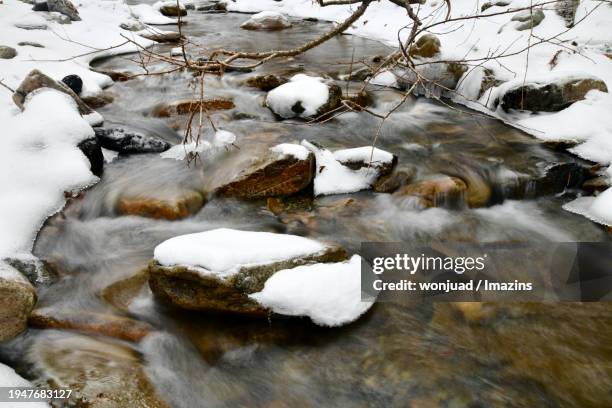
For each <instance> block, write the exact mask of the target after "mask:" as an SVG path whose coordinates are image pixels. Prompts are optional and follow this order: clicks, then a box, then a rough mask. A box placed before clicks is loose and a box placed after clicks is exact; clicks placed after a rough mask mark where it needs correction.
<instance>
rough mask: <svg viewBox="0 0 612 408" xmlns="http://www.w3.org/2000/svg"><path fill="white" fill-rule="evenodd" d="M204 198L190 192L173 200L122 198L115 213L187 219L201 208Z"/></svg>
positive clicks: (200, 194)
mask: <svg viewBox="0 0 612 408" xmlns="http://www.w3.org/2000/svg"><path fill="white" fill-rule="evenodd" d="M203 205H204V196H203V195H202V193H200V192H198V191H190V192H187V193H185V194H183V195H181V196H178V197H175V198H168V199H161V198H147V197H134V198H129V197H128V198H122V199H120V200H119V203H118V204H117V211H118V213H119V214H123V215H138V216H141V217H148V218H154V219H164V220H169V221H174V220H178V219H182V218H186V217H189V216H191V215H193V214H195V213H196V212H198V211H199V210H200V208H202V206H203Z"/></svg>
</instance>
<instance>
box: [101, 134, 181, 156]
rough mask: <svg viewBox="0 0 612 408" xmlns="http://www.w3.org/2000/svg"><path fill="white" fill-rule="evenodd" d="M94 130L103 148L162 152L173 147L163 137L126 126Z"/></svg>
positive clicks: (138, 151)
mask: <svg viewBox="0 0 612 408" xmlns="http://www.w3.org/2000/svg"><path fill="white" fill-rule="evenodd" d="M94 131H95V132H96V137H97V138H98V141H99V142H100V145H101V146H102V147H103V148H105V149H109V150H113V151H116V152H119V153H123V154H135V153H161V152H165V151H166V150H168V149H169V148H170V147H171V146H170V143H168V142H166V141H165V140H163V139H160V138H157V137H153V136H147V135H143V134H142V133H138V132H130V131H127V130H125V129H124V128H111V129H103V128H96V129H94Z"/></svg>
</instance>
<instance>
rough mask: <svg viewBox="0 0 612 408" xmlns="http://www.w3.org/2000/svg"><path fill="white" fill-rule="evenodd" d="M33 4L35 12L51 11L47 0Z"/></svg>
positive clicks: (39, 0)
mask: <svg viewBox="0 0 612 408" xmlns="http://www.w3.org/2000/svg"><path fill="white" fill-rule="evenodd" d="M33 4H34V7H32V10H33V11H49V3H47V0H36V1H34V3H33Z"/></svg>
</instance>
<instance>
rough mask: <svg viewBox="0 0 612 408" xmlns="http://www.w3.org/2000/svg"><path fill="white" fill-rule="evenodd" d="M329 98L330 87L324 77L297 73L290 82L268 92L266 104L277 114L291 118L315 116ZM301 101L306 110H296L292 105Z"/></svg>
mask: <svg viewBox="0 0 612 408" xmlns="http://www.w3.org/2000/svg"><path fill="white" fill-rule="evenodd" d="M328 98H329V88H328V87H327V85H326V84H325V83H324V82H323V78H318V77H311V76H308V75H305V74H297V75H295V76H293V77H292V78H291V80H290V81H289V82H287V83H286V84H283V85H281V86H279V87H277V88H274V89H273V90H271V91H270V92H268V96H267V97H266V105H267V106H268V107H269V108H270V109H272V110H273V111H274V113H276V114H277V115H279V116H281V117H283V118H285V119H289V118H294V117H301V118H310V117H312V116H315V115H316V113H317V111H318V110H319V108H320V107H321V106H323V105H324V104H325V103H326V102H327V99H328ZM298 102H300V103H301V105H302V107H303V108H304V111H303V112H301V113H298V112H294V111H293V110H292V107H293V106H294V105H295V104H296V103H298Z"/></svg>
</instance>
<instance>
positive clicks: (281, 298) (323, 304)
mask: <svg viewBox="0 0 612 408" xmlns="http://www.w3.org/2000/svg"><path fill="white" fill-rule="evenodd" d="M250 297H251V298H252V299H254V300H255V301H257V302H258V303H260V304H261V305H262V306H264V307H266V308H269V309H271V310H272V311H274V312H275V313H279V314H282V315H286V316H308V317H310V319H312V321H313V322H314V323H316V324H318V325H321V326H341V325H344V324H348V323H351V322H353V321H355V320H357V319H358V318H359V316H361V315H362V314H364V313H365V312H366V311H368V309H370V307H372V305H373V303H374V302H373V301H362V300H361V257H360V256H359V255H353V257H352V258H351V259H350V260H349V261H347V262H340V263H319V264H314V265H304V266H298V267H296V268H292V269H285V270H282V271H279V272H277V273H275V274H274V275H272V276H271V277H270V279H268V280H267V281H266V283H265V285H264V288H263V290H262V291H261V292H257V293H254V294H252V295H250Z"/></svg>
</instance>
